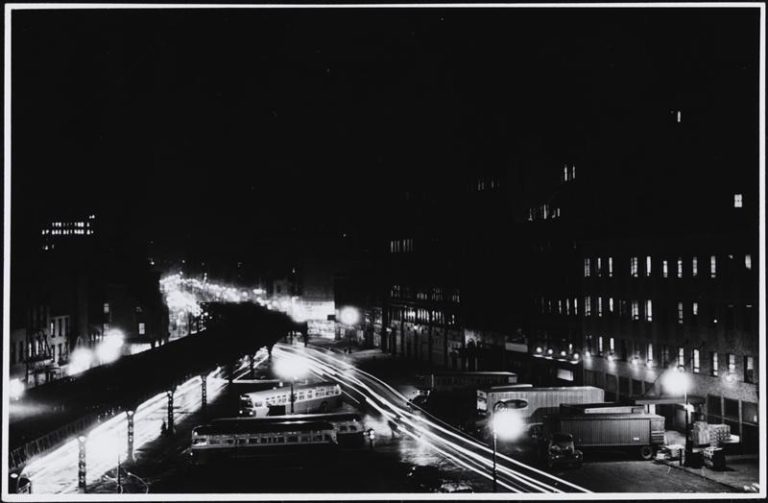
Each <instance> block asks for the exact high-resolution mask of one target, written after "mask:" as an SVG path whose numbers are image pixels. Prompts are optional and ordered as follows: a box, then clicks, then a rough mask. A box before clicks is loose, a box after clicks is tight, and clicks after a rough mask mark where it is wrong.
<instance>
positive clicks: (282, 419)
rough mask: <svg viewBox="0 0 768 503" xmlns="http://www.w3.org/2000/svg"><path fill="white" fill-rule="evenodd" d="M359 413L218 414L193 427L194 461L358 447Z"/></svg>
mask: <svg viewBox="0 0 768 503" xmlns="http://www.w3.org/2000/svg"><path fill="white" fill-rule="evenodd" d="M364 434H365V431H364V428H363V423H362V420H361V418H360V415H359V414H356V413H345V412H342V413H331V414H298V415H293V416H272V417H263V418H221V419H214V420H213V421H211V422H210V423H209V424H205V425H201V426H197V427H195V428H193V430H192V445H191V454H192V461H193V464H205V463H207V462H208V461H210V460H211V459H213V458H244V457H259V456H265V455H268V456H274V455H280V454H292V453H296V452H298V451H301V452H311V451H321V450H334V449H338V448H340V447H361V446H363V445H364V443H365V437H364Z"/></svg>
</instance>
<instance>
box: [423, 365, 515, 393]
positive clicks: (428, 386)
mask: <svg viewBox="0 0 768 503" xmlns="http://www.w3.org/2000/svg"><path fill="white" fill-rule="evenodd" d="M516 383H517V374H516V373H514V372H504V371H493V372H482V371H481V372H461V371H443V372H438V373H432V374H425V375H420V376H418V384H419V386H418V387H419V389H420V390H421V391H422V393H427V394H428V393H429V392H432V391H460V390H468V389H472V390H473V391H474V390H475V389H477V388H483V387H487V386H503V385H507V384H516Z"/></svg>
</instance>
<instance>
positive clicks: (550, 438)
mask: <svg viewBox="0 0 768 503" xmlns="http://www.w3.org/2000/svg"><path fill="white" fill-rule="evenodd" d="M541 440H542V444H543V445H542V457H543V461H544V463H545V464H546V466H547V468H549V469H550V470H551V469H553V468H555V467H557V466H562V465H568V466H574V467H581V464H582V462H583V460H584V455H583V453H582V452H581V451H580V450H578V449H576V445H575V444H574V442H573V435H571V434H569V433H562V432H556V433H553V434H551V435H546V436H544V437H541Z"/></svg>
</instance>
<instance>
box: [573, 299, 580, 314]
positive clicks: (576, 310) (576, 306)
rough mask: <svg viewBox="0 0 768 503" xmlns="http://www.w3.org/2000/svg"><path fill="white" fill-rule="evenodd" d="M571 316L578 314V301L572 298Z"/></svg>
mask: <svg viewBox="0 0 768 503" xmlns="http://www.w3.org/2000/svg"><path fill="white" fill-rule="evenodd" d="M573 314H579V299H577V298H576V297H574V298H573Z"/></svg>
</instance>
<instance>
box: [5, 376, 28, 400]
mask: <svg viewBox="0 0 768 503" xmlns="http://www.w3.org/2000/svg"><path fill="white" fill-rule="evenodd" d="M25 389H26V388H25V387H24V383H23V382H21V379H19V378H14V379H11V380H10V381H9V382H8V394H9V395H10V397H11V400H18V399H19V398H21V397H22V396H23V395H24V390H25Z"/></svg>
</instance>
